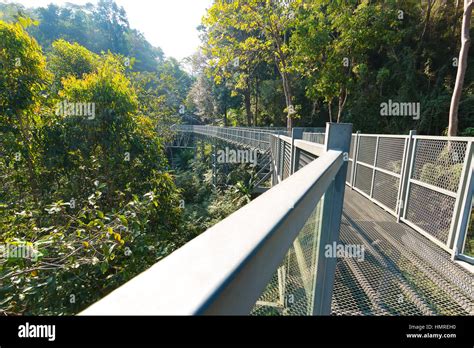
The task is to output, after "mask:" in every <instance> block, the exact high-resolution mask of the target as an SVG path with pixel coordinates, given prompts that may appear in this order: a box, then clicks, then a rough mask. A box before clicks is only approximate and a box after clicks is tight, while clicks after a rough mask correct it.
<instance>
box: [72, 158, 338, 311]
mask: <svg viewBox="0 0 474 348" xmlns="http://www.w3.org/2000/svg"><path fill="white" fill-rule="evenodd" d="M343 163H344V162H343V153H342V152H341V151H332V150H330V151H327V152H326V153H325V154H324V155H323V156H321V157H320V158H319V159H317V160H316V161H314V162H312V163H311V164H310V165H308V166H306V167H305V168H303V169H301V170H300V171H298V172H296V173H295V174H294V175H292V176H290V177H289V178H288V179H287V180H285V181H283V182H282V183H280V184H279V185H277V186H276V187H274V188H273V189H271V190H269V191H267V192H266V193H264V194H262V195H261V196H259V197H258V198H256V199H255V200H253V201H252V202H250V203H249V204H247V205H246V206H244V207H243V208H242V209H239V210H238V211H236V212H235V213H234V214H232V215H230V216H229V217H227V218H226V219H224V220H222V221H221V222H219V223H218V224H216V225H215V226H213V227H211V228H210V229H208V230H207V231H206V232H204V233H203V234H201V235H200V236H198V237H197V238H195V239H193V240H192V241H191V242H189V243H187V244H186V245H184V246H183V247H182V248H180V249H178V250H176V251H175V252H173V253H172V254H171V255H169V256H168V257H166V258H165V259H163V260H162V261H160V262H158V263H157V264H155V265H154V266H152V267H151V268H150V269H148V270H147V271H145V272H143V273H142V274H140V275H139V276H137V277H135V278H134V279H132V280H131V281H129V282H128V283H126V284H124V285H123V286H121V287H120V288H118V289H117V290H115V291H113V292H112V293H111V294H109V295H108V296H106V297H105V298H103V299H102V300H100V301H99V302H97V303H95V304H93V305H92V306H91V307H89V308H88V309H86V310H85V311H83V312H82V313H81V315H101V314H108V315H114V314H120V315H127V314H129V315H137V314H138V315H156V314H160V315H161V314H170V315H174V314H176V315H191V314H248V313H249V312H250V310H251V309H252V307H253V305H254V304H255V303H256V301H257V299H258V297H259V296H260V294H261V293H262V292H263V290H264V288H265V286H266V285H267V284H268V282H269V281H270V279H271V277H272V275H273V274H274V272H275V271H276V269H277V267H278V265H279V264H280V262H281V261H282V259H283V257H284V256H285V254H286V253H287V251H288V249H289V248H290V246H291V245H292V243H293V241H294V239H295V238H296V236H297V235H298V232H299V231H300V229H301V228H302V227H303V225H304V223H305V221H306V220H307V218H308V217H309V216H310V214H311V212H312V210H313V209H314V206H315V202H319V200H320V198H321V196H322V195H323V194H324V193H325V192H326V190H327V189H328V187H329V186H330V184H331V183H332V181H333V179H334V177H335V176H336V174H337V173H338V171H339V170H340V168H341V166H342V165H343ZM263 216H264V217H265V218H262V217H263Z"/></svg>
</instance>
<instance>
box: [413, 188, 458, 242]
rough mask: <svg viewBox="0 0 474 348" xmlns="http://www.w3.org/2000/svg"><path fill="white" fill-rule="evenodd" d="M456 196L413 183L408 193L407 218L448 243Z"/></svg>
mask: <svg viewBox="0 0 474 348" xmlns="http://www.w3.org/2000/svg"><path fill="white" fill-rule="evenodd" d="M455 202H456V198H454V197H450V196H447V195H445V194H443V193H440V192H437V191H435V190H431V189H428V188H426V187H423V186H420V185H417V184H414V183H412V184H411V185H410V190H409V193H408V202H407V215H406V218H407V220H409V221H411V222H413V223H414V224H415V225H416V226H418V227H419V228H421V229H422V230H423V231H425V232H427V233H429V234H430V235H431V236H433V237H435V238H436V239H438V240H439V241H441V242H443V243H447V241H448V235H449V228H450V226H451V220H452V217H453V211H454V204H455Z"/></svg>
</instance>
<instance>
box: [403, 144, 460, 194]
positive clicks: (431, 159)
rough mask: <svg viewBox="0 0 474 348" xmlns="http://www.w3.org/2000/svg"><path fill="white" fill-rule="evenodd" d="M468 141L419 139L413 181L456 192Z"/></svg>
mask: <svg viewBox="0 0 474 348" xmlns="http://www.w3.org/2000/svg"><path fill="white" fill-rule="evenodd" d="M466 148H467V141H448V140H434V139H423V138H421V139H417V141H416V150H415V160H414V164H413V172H412V176H411V178H412V179H415V180H418V181H421V182H423V183H426V184H430V185H433V186H436V187H439V188H441V189H445V190H448V191H451V192H456V191H457V190H458V187H459V179H460V176H461V172H462V168H463V164H464V159H465V156H466Z"/></svg>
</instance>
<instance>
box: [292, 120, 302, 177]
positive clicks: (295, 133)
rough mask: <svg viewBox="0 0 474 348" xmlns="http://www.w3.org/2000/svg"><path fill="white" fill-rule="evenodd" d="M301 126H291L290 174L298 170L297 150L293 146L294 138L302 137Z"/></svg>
mask: <svg viewBox="0 0 474 348" xmlns="http://www.w3.org/2000/svg"><path fill="white" fill-rule="evenodd" d="M303 130H304V129H303V128H293V129H292V131H291V162H290V175H291V174H293V173H294V172H296V171H297V170H298V162H299V157H300V156H299V150H298V148H297V147H296V146H295V139H303Z"/></svg>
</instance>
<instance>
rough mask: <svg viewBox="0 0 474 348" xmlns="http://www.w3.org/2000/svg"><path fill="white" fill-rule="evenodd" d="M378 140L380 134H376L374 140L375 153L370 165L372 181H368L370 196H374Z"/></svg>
mask: <svg viewBox="0 0 474 348" xmlns="http://www.w3.org/2000/svg"><path fill="white" fill-rule="evenodd" d="M379 141H380V136H377V140H376V142H375V154H374V163H373V167H372V182H371V183H370V195H369V197H370V198H373V196H374V184H375V174H376V173H377V169H376V167H377V156H378V152H379Z"/></svg>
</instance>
